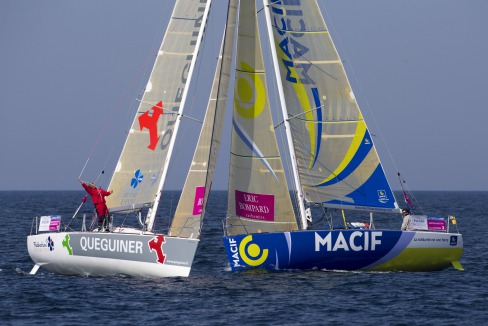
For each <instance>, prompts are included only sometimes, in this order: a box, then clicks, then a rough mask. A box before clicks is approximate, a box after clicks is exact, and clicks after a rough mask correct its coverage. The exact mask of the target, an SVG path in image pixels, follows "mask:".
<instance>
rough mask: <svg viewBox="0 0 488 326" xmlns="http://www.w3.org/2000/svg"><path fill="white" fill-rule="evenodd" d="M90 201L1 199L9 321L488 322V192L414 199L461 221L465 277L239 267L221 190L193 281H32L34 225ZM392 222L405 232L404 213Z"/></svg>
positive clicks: (26, 195)
mask: <svg viewBox="0 0 488 326" xmlns="http://www.w3.org/2000/svg"><path fill="white" fill-rule="evenodd" d="M82 196H83V192H81V191H69V192H61V191H58V192H28V191H26V192H21V191H17V192H0V204H1V210H0V221H1V227H0V239H1V248H2V249H1V250H0V253H1V254H0V298H1V299H0V324H2V325H33V324H36V325H85V324H86V325H88V324H96V325H99V324H105V325H143V324H145V325H163V324H165V325H175V324H177V325H232V324H236V325H237V324H239V325H240V324H249V325H354V324H358V325H486V324H487V323H488V312H487V310H488V309H487V307H488V301H487V298H488V286H487V284H486V282H487V280H488V277H487V272H488V242H487V240H486V239H487V238H488V227H487V217H488V216H487V215H488V213H487V212H488V192H416V193H415V197H416V198H417V200H418V201H419V202H420V203H421V204H422V206H423V207H424V209H425V211H426V212H428V213H429V214H433V215H435V214H441V213H442V212H443V213H444V215H446V214H452V215H455V216H456V217H457V221H458V226H459V229H460V231H461V232H462V233H463V237H464V247H465V249H464V254H463V257H462V259H461V263H462V265H463V267H464V269H465V270H464V271H457V270H455V269H453V268H450V269H447V270H444V271H441V272H429V273H407V272H390V273H368V272H331V271H318V270H311V271H278V272H268V271H258V270H256V271H247V272H231V271H230V270H229V268H228V263H227V258H226V254H225V249H224V246H223V243H222V218H223V217H224V216H225V211H226V205H227V201H226V198H227V193H226V192H219V191H215V192H212V193H211V196H210V200H209V204H208V208H207V214H206V217H205V226H204V230H203V237H202V241H201V243H200V247H199V249H198V252H197V255H196V258H195V261H194V264H193V268H192V272H191V274H190V277H188V278H168V279H138V278H133V277H121V276H118V277H81V276H62V275H55V274H51V273H48V272H45V271H43V270H42V269H41V270H39V272H38V273H37V274H36V275H33V276H32V275H27V274H28V272H29V271H30V269H31V268H32V266H33V262H32V261H31V259H30V258H29V255H28V253H27V248H26V237H27V235H28V234H29V232H30V230H31V225H32V218H33V217H34V216H36V215H37V216H40V215H47V214H54V213H60V214H62V215H63V216H66V217H68V218H69V216H70V214H72V213H73V212H74V210H75V209H76V208H77V207H78V205H79V203H80V199H81V198H82ZM175 197H176V196H172V195H171V194H169V195H168V193H165V196H164V198H163V199H164V200H165V202H164V203H163V205H164V206H165V207H169V209H170V210H171V209H173V210H174V208H175V207H176V201H175V199H174V198H175ZM90 205H91V204H87V205H85V207H84V208H83V209H85V208H86V209H88V208H90V207H87V206H90ZM164 213H165V212H162V213H161V214H164ZM395 223H398V227H399V226H400V224H401V220H400V218H399V220H398V221H397V222H395ZM376 226H377V227H379V225H378V224H377V225H376Z"/></svg>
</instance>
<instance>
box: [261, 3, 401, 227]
mask: <svg viewBox="0 0 488 326" xmlns="http://www.w3.org/2000/svg"><path fill="white" fill-rule="evenodd" d="M264 3H265V7H266V9H265V10H267V15H269V16H270V19H269V21H268V24H269V25H270V27H271V30H272V45H271V46H272V47H274V50H275V51H274V52H275V55H276V57H275V58H274V60H275V62H276V61H277V62H278V65H277V66H278V67H279V71H277V74H278V75H279V76H280V78H279V79H280V81H279V82H281V84H282V89H283V94H281V95H282V97H283V98H284V103H282V105H283V106H284V108H285V112H286V113H285V114H284V119H285V120H286V121H287V124H288V125H289V126H290V129H291V130H290V131H291V137H289V138H288V141H289V142H290V143H291V144H293V150H294V154H295V158H296V160H295V161H294V162H292V164H296V166H295V167H296V168H297V171H298V176H297V177H296V178H295V182H296V183H297V188H299V190H301V191H302V193H303V195H304V197H305V200H306V201H308V202H313V203H321V204H322V205H324V206H326V207H334V208H347V209H354V210H370V211H373V210H377V211H397V210H398V205H397V203H396V200H395V198H394V196H393V193H392V191H391V188H390V186H389V184H388V181H387V180H386V176H385V173H384V171H383V168H382V166H381V163H380V160H379V157H378V154H377V152H376V149H375V147H374V145H373V141H372V138H371V136H370V134H369V131H368V128H367V127H366V123H365V121H364V120H363V116H362V114H361V111H360V109H359V106H358V104H357V102H356V99H355V97H354V94H353V92H352V89H351V86H350V84H349V81H348V79H347V76H346V73H345V70H344V67H343V65H342V61H341V59H340V57H339V55H338V53H337V51H336V49H335V46H334V44H333V42H332V39H331V37H330V35H329V31H328V29H327V26H326V25H325V22H324V19H323V17H322V13H321V11H320V8H319V6H318V4H317V1H315V0H307V1H269V3H268V1H267V0H264ZM301 211H302V210H301ZM301 214H302V215H303V211H302V212H301ZM302 221H303V217H302Z"/></svg>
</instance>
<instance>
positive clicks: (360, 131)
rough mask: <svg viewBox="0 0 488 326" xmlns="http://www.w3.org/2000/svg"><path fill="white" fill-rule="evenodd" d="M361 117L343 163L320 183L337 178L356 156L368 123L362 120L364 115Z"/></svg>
mask: <svg viewBox="0 0 488 326" xmlns="http://www.w3.org/2000/svg"><path fill="white" fill-rule="evenodd" d="M360 119H361V120H360V121H358V122H357V126H356V132H355V133H354V138H353V140H352V143H351V146H349V149H348V150H347V153H346V155H345V156H344V159H343V160H342V162H341V164H339V165H338V166H337V168H336V169H335V170H334V172H332V173H331V174H330V175H329V176H328V177H327V178H325V179H324V180H322V181H321V182H319V183H318V184H323V183H325V182H328V181H330V180H331V179H333V178H335V177H336V176H337V175H339V174H340V173H341V172H342V171H343V170H344V169H345V168H346V167H347V166H348V165H349V163H351V161H352V159H353V158H354V155H355V154H356V152H357V151H358V149H359V146H361V142H362V140H363V138H364V134H365V133H366V123H365V122H364V121H363V120H362V116H360Z"/></svg>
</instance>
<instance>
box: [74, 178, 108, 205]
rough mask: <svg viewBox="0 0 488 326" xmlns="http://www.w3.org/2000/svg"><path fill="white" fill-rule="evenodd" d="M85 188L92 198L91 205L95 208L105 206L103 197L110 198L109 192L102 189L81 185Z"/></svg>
mask: <svg viewBox="0 0 488 326" xmlns="http://www.w3.org/2000/svg"><path fill="white" fill-rule="evenodd" d="M81 185H82V186H83V188H85V190H86V192H88V193H89V194H90V196H91V198H92V201H93V204H94V205H95V206H97V205H98V204H105V197H106V196H110V192H108V191H106V190H103V189H102V188H91V187H89V186H87V185H86V184H85V183H82V184H81Z"/></svg>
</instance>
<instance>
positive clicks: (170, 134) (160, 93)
mask: <svg viewBox="0 0 488 326" xmlns="http://www.w3.org/2000/svg"><path fill="white" fill-rule="evenodd" d="M209 7H210V0H177V1H176V3H175V7H174V10H173V13H172V16H171V19H170V21H169V25H168V28H167V30H166V33H165V36H164V39H163V42H162V44H161V47H160V49H159V52H158V54H157V58H156V60H155V64H154V67H153V70H152V72H151V75H150V78H149V82H148V83H147V86H146V89H145V92H144V95H143V97H142V99H141V101H140V105H139V107H138V110H137V113H136V116H135V119H134V121H133V123H132V126H131V128H130V130H129V132H128V133H129V135H128V137H127V140H126V143H125V145H124V148H123V150H122V153H121V156H120V159H119V161H118V163H117V166H116V168H115V172H114V175H113V177H112V180H111V182H110V185H109V189H113V190H114V192H113V194H112V195H111V196H110V197H107V205H108V207H109V209H110V211H111V212H117V211H123V210H131V209H139V208H141V207H145V206H153V207H152V208H153V209H152V214H154V213H155V211H156V208H157V201H158V200H159V196H160V192H161V190H162V187H163V183H164V179H165V176H166V171H167V166H168V164H169V159H170V156H171V151H172V147H173V144H174V138H175V137H176V132H177V126H178V124H179V119H180V114H181V112H182V111H183V107H184V102H185V98H186V93H187V88H188V84H189V83H187V82H188V81H189V80H190V79H191V73H192V71H193V67H194V62H195V60H196V54H197V53H198V47H199V44H200V40H201V38H202V35H203V30H204V27H205V22H206V17H207V15H208V10H209ZM151 227H152V223H150V225H149V224H148V229H151Z"/></svg>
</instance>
